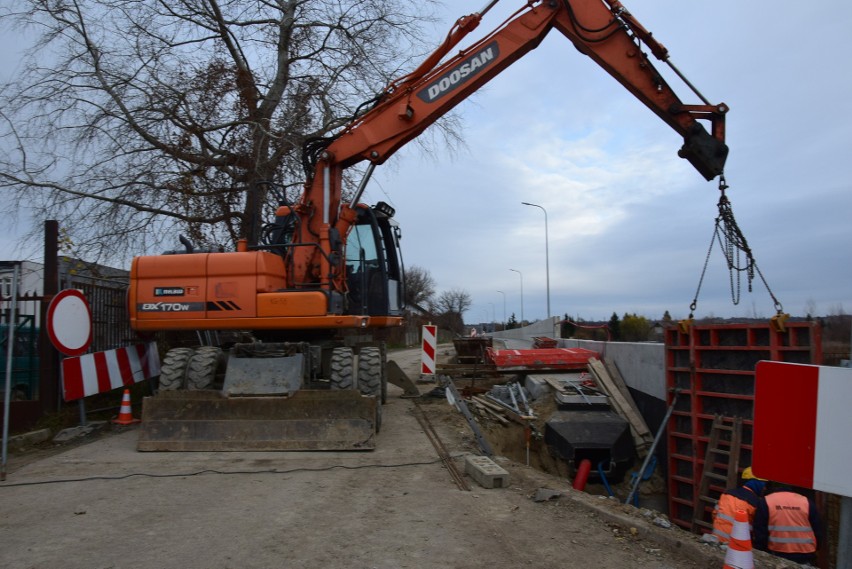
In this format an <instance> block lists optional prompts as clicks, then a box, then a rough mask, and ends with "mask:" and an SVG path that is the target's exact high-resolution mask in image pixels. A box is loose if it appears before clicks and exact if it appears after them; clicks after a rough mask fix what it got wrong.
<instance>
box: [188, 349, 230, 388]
mask: <svg viewBox="0 0 852 569" xmlns="http://www.w3.org/2000/svg"><path fill="white" fill-rule="evenodd" d="M221 360H222V350H221V349H220V348H215V347H213V346H202V347H200V348H196V349H195V353H194V354H193V355H192V357H191V358H189V361H188V362H187V367H186V388H187V389H189V390H190V391H198V390H200V389H211V388H212V387H213V383H214V382H215V381H216V372H217V371H218V370H219V362H220V361H221Z"/></svg>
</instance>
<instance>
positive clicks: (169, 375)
mask: <svg viewBox="0 0 852 569" xmlns="http://www.w3.org/2000/svg"><path fill="white" fill-rule="evenodd" d="M192 353H193V350H192V348H173V349H171V350H169V351H168V352H167V353H166V356H165V357H164V358H163V363H162V365H161V366H160V390H161V391H176V390H178V389H181V388H182V387H183V386H184V379H185V377H186V368H187V364H189V359H190V358H191V357H192Z"/></svg>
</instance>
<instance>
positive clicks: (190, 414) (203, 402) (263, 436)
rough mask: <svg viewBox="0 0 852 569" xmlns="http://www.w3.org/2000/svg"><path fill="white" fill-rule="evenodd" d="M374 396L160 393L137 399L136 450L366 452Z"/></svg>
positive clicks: (372, 430) (372, 435)
mask: <svg viewBox="0 0 852 569" xmlns="http://www.w3.org/2000/svg"><path fill="white" fill-rule="evenodd" d="M377 405H378V402H377V401H376V398H375V397H368V396H363V395H361V394H360V393H359V392H357V391H354V390H328V391H325V390H301V391H297V392H296V393H294V394H292V395H290V396H283V397H282V396H267V397H227V396H225V395H224V394H223V393H221V392H219V391H161V392H160V393H159V394H157V395H156V396H154V397H146V398H145V399H144V400H143V402H142V427H141V430H140V434H139V442H138V444H137V447H136V448H137V449H138V450H140V451H292V450H309V451H310V450H372V449H374V448H375V446H376V417H377V415H376V412H377Z"/></svg>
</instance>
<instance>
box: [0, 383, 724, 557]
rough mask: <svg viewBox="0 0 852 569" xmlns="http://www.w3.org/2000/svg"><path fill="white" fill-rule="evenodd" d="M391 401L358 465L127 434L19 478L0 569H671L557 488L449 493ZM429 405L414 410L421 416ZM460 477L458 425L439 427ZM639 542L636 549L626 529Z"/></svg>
mask: <svg viewBox="0 0 852 569" xmlns="http://www.w3.org/2000/svg"><path fill="white" fill-rule="evenodd" d="M400 393H401V391H399V390H397V389H396V388H393V387H392V388H391V390H390V398H389V401H388V405H387V407H386V408H385V412H384V427H383V430H382V432H381V433H380V434H379V437H378V449H377V450H375V451H373V452H363V453H357V452H356V453H314V452H297V453H285V452H273V453H253V452H233V453H217V452H201V453H139V452H136V451H135V443H136V438H137V435H138V432H137V431H136V429H135V428H130V429H129V430H126V431H123V432H120V433H117V434H114V435H111V436H106V437H103V438H100V439H97V440H94V441H92V442H90V443H88V444H84V445H80V446H77V447H74V448H69V449H67V450H65V451H64V452H61V453H58V454H54V455H52V456H47V457H44V458H41V459H39V460H36V461H33V462H30V463H28V464H25V465H23V466H21V465H20V464H18V466H16V463H15V461H14V460H13V461H12V462H10V473H9V476H8V479H7V481H6V482H5V483H0V512H2V517H0V567H2V568H16V569H17V568H38V569H46V568H66V569H74V568H81V569H82V568H85V569H106V568H128V569H141V568H158V569H170V568H193V567H199V568H208V569H214V568H216V569H218V568H235V569H249V568H276V567H298V568H325V569H338V568H340V569H342V568H346V569H353V568H401V567H412V568H432V567H435V568H438V567H440V568H447V567H457V568H479V567H483V568H484V567H489V568H494V567H531V568H532V567H534V568H549V567H553V568H557V567H558V568H560V569H563V568H564V567H568V566H595V567H599V568H618V569H622V568H624V567H633V568H648V569H650V568H655V569H659V568H681V567H696V566H707V567H716V566H719V564H718V560H713V559H711V560H709V561H708V562H707V563H702V562H701V560H700V559H699V560H698V564H696V562H695V560H694V559H695V558H694V556H693V557H692V558H691V559H687V558H685V556H684V554H683V553H682V552H679V551H677V550H674V548H671V550H670V548H667V547H664V546H663V547H661V545H660V544H659V542H657V541H655V540H654V539H653V534H652V532H653V530H652V529H648V527H647V526H649V525H650V524H645V525H643V524H642V523H641V522H637V523H635V524H633V523H632V522H631V521H630V520H629V519H628V520H627V523H626V524H617V523H614V522H613V518H612V517H608V516H605V515H599V514H598V513H596V511H595V509H594V508H589V507H586V506H584V505H583V504H584V502H583V500H585V499H586V496H585V495H583V499H579V500H578V499H574V498H570V496H563V497H562V498H560V499H556V500H550V501H546V502H535V501H533V500H532V499H531V496H532V495H533V494H534V493H535V491H536V489H537V488H541V487H545V486H547V487H550V488H554V489H559V490H563V491H565V492H569V493H570V489H567V488H566V487H565V486H566V484H565V481H562V480H555V479H550V478H548V477H547V476H546V475H543V474H541V473H538V472H536V471H533V470H532V469H529V468H526V467H524V466H521V465H516V464H512V463H507V462H503V463H501V464H502V465H503V466H504V467H505V468H507V470H509V472H510V477H511V478H510V487H509V488H505V489H492V490H485V489H482V488H480V487H478V486H476V484H475V483H474V482H473V481H472V480H470V479H468V482H469V483H470V485H471V486H472V490H471V491H465V490H462V489H459V487H458V486H457V485H456V484H455V483H454V482H453V480H452V478H451V477H450V475H449V474H448V471H447V470H446V469H445V468H444V466H443V465H442V464H441V462H440V461H439V458H438V455H437V453H436V451H435V449H434V448H433V446H432V444H431V443H430V441H429V439H428V438H427V437H426V435H425V434H424V432H423V431H422V429H421V427H420V425H419V423H418V422H417V421H416V419H415V417H414V415H413V410H414V405H415V403H414V402H413V401H412V400H409V399H401V398H399V397H398V396H399V394H400ZM444 405H445V404H444V403H443V402H440V401H435V402H432V403H425V404H424V405H423V407H424V408H425V409H426V410H427V412H429V411H430V409H432V410H436V411H437V410H438V409H441V410H442V412H443V411H445V410H444V408H443V406H444ZM435 426H436V429H437V430H438V432H439V433H440V436H441V439H442V440H443V441H444V443H445V444H446V446H447V448H448V449H449V451H450V453H452V454H453V455H454V456H455V457H457V458H456V463H457V464H458V465H459V468H461V469H462V470H463V469H464V466H463V459H462V458H461V457H462V456H463V455H464V454H466V453H470V452H472V451H474V450H475V449H474V448H472V447H471V437H470V434H469V432H467V429H466V426H465V425H464V423H462V422H459V421H452V420H450V421H447V420H440V421H439V422H438V423H437V424H436V425H435ZM628 526H631V527H632V526H635V527H636V528H638V530H637V531H636V532H635V534H636V535H633V534H632V533H631V531H630V527H628Z"/></svg>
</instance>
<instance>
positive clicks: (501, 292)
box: [497, 290, 506, 330]
mask: <svg viewBox="0 0 852 569" xmlns="http://www.w3.org/2000/svg"><path fill="white" fill-rule="evenodd" d="M497 292H499V293H500V294H502V295H503V330H505V329H506V293H505V292H503V291H502V290H498V291H497Z"/></svg>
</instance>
